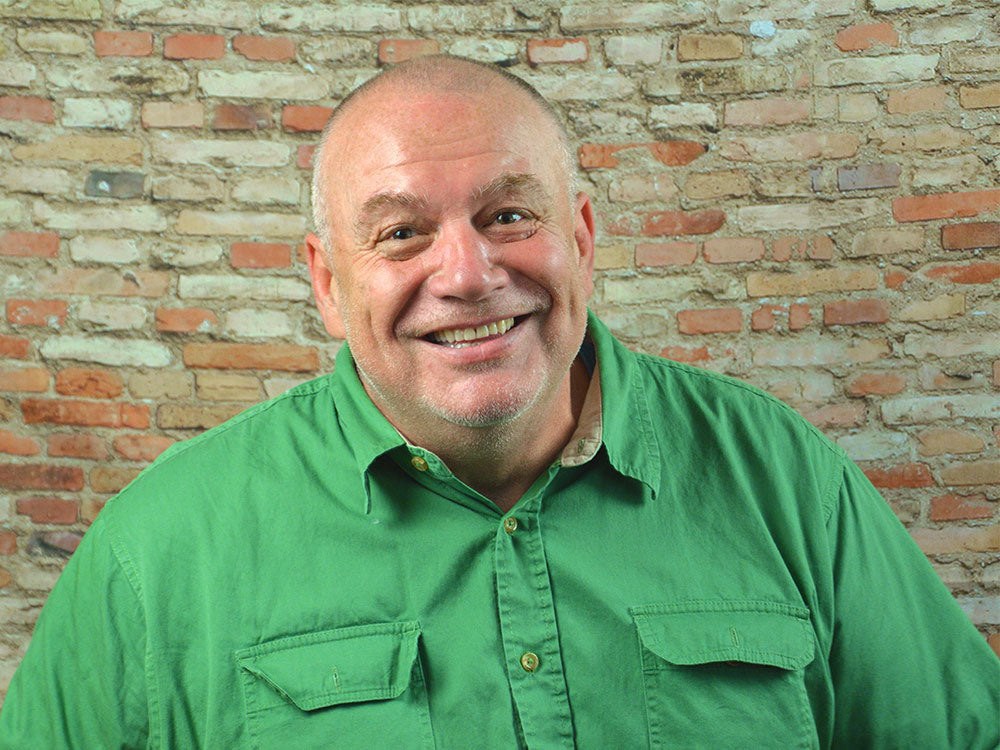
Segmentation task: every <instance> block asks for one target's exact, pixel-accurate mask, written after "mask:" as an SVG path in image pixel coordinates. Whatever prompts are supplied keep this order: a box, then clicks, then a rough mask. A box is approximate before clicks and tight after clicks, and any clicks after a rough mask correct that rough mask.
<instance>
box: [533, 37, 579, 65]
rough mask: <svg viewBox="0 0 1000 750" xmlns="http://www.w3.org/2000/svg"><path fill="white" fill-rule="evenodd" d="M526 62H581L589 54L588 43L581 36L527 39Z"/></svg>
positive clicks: (536, 63) (534, 63)
mask: <svg viewBox="0 0 1000 750" xmlns="http://www.w3.org/2000/svg"><path fill="white" fill-rule="evenodd" d="M527 52H528V63H529V64H531V65H545V64H547V63H581V62H587V58H588V57H589V56H590V45H589V44H588V42H587V40H586V39H584V38H582V37H575V38H572V39H529V40H528V46H527Z"/></svg>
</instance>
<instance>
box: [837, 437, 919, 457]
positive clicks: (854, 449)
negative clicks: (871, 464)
mask: <svg viewBox="0 0 1000 750" xmlns="http://www.w3.org/2000/svg"><path fill="white" fill-rule="evenodd" d="M908 441H909V436H908V435H907V434H906V433H905V432H875V431H874V430H866V431H864V432H857V433H854V434H853V435H842V436H841V437H839V438H837V445H839V446H840V447H841V448H843V449H844V450H845V451H846V452H847V455H848V456H850V457H851V458H852V459H854V460H855V461H874V460H878V459H883V458H898V457H900V456H907V455H909V444H908Z"/></svg>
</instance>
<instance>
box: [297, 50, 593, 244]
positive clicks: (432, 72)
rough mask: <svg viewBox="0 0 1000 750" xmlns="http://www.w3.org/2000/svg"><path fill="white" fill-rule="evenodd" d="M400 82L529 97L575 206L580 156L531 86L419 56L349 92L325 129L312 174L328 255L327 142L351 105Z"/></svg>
mask: <svg viewBox="0 0 1000 750" xmlns="http://www.w3.org/2000/svg"><path fill="white" fill-rule="evenodd" d="M396 81H401V82H407V83H411V84H413V85H415V86H420V85H423V86H426V87H428V88H437V89H440V90H443V91H473V92H480V91H484V90H485V88H486V86H488V85H489V84H495V83H496V82H497V81H500V82H501V83H507V84H510V85H512V86H513V87H514V89H515V90H519V91H522V92H524V93H526V94H527V95H528V96H529V97H530V99H531V101H533V102H534V103H535V104H536V105H538V111H539V113H540V114H541V115H542V117H544V118H546V119H548V120H549V121H550V123H551V124H552V125H554V126H555V131H556V133H557V135H558V139H559V145H560V148H561V151H562V162H563V166H564V168H565V170H566V181H567V185H568V187H569V200H570V202H571V203H572V200H573V197H574V196H575V195H576V192H577V185H578V179H577V172H576V157H575V154H574V153H573V149H572V147H571V146H570V141H569V135H568V133H567V132H566V128H565V126H564V125H563V123H562V120H560V119H559V115H558V114H557V113H556V111H555V109H554V108H553V107H552V105H551V104H550V103H549V102H548V101H547V100H546V99H545V97H543V96H542V95H541V94H539V93H538V91H537V90H536V89H535V87H534V86H532V85H531V84H530V83H528V82H527V81H524V80H522V79H521V78H518V77H517V76H515V75H513V74H512V73H509V72H508V71H506V70H504V69H503V68H501V67H499V66H497V65H492V64H489V63H483V62H478V61H476V60H469V59H467V58H464V57H457V56H454V55H427V56H424V57H417V58H414V59H412V60H408V61H407V62H404V63H400V64H399V65H394V66H393V67H391V68H387V69H386V70H383V71H382V72H381V73H379V74H378V75H376V76H373V77H372V78H369V79H368V80H367V81H365V82H364V83H362V84H361V85H360V86H358V87H357V88H356V89H354V90H353V91H352V92H351V93H349V94H348V95H347V96H346V97H344V99H343V100H342V101H341V102H340V104H338V105H337V107H336V108H335V109H334V110H333V114H331V115H330V119H329V120H328V121H327V123H326V126H325V127H324V128H323V133H322V134H321V135H320V138H319V143H318V144H317V146H316V150H315V151H314V152H313V174H312V214H313V224H314V226H315V228H316V234H317V235H318V236H319V238H320V240H321V241H322V243H323V247H324V249H325V250H326V252H330V251H332V249H333V248H332V247H331V244H330V243H331V237H332V233H331V226H330V218H329V214H328V210H327V207H328V206H329V196H328V195H327V190H328V189H329V187H328V186H329V171H330V167H329V161H330V160H329V159H325V158H323V153H324V151H325V150H326V145H327V141H329V139H330V134H331V133H332V132H333V130H334V128H335V127H336V123H337V121H338V120H339V119H340V118H341V117H342V116H343V114H344V112H346V111H347V110H348V109H349V108H350V107H351V106H353V105H355V104H356V103H357V101H358V100H359V99H360V98H361V95H362V94H365V93H366V92H368V91H370V90H371V89H374V88H376V87H378V86H382V85H383V84H391V83H393V82H396Z"/></svg>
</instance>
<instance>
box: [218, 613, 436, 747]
mask: <svg viewBox="0 0 1000 750" xmlns="http://www.w3.org/2000/svg"><path fill="white" fill-rule="evenodd" d="M419 636H420V627H419V624H418V623H416V622H397V623H378V624H372V625H357V626H353V627H347V628H336V629H333V630H325V631H322V632H318V633H306V634H304V635H296V636H291V637H288V638H279V639H277V640H274V641H269V642H267V643H262V644H260V645H257V646H252V647H250V648H246V649H243V650H241V651H238V652H236V654H235V656H236V661H237V664H238V668H239V670H240V678H241V682H242V685H243V695H244V700H245V704H246V715H247V729H248V733H249V736H250V740H251V745H252V747H254V748H257V749H258V750H277V749H278V748H296V749H300V748H301V749H303V750H305V749H306V748H328V747H348V748H354V747H358V748H361V747H392V748H433V747H434V740H433V735H432V733H431V724H430V711H429V709H428V704H427V688H426V685H425V683H424V676H423V670H422V669H421V665H420V659H419V657H418V649H417V642H418V639H419Z"/></svg>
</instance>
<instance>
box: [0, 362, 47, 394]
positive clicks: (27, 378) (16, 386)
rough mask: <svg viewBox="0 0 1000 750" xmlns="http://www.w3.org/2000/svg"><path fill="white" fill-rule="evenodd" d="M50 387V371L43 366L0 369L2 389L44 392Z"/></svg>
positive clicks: (0, 388)
mask: <svg viewBox="0 0 1000 750" xmlns="http://www.w3.org/2000/svg"><path fill="white" fill-rule="evenodd" d="M48 389H49V371H48V370H45V369H43V368H41V367H25V368H21V369H17V370H0V391H19V392H24V393H44V392H45V391H47V390H48Z"/></svg>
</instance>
